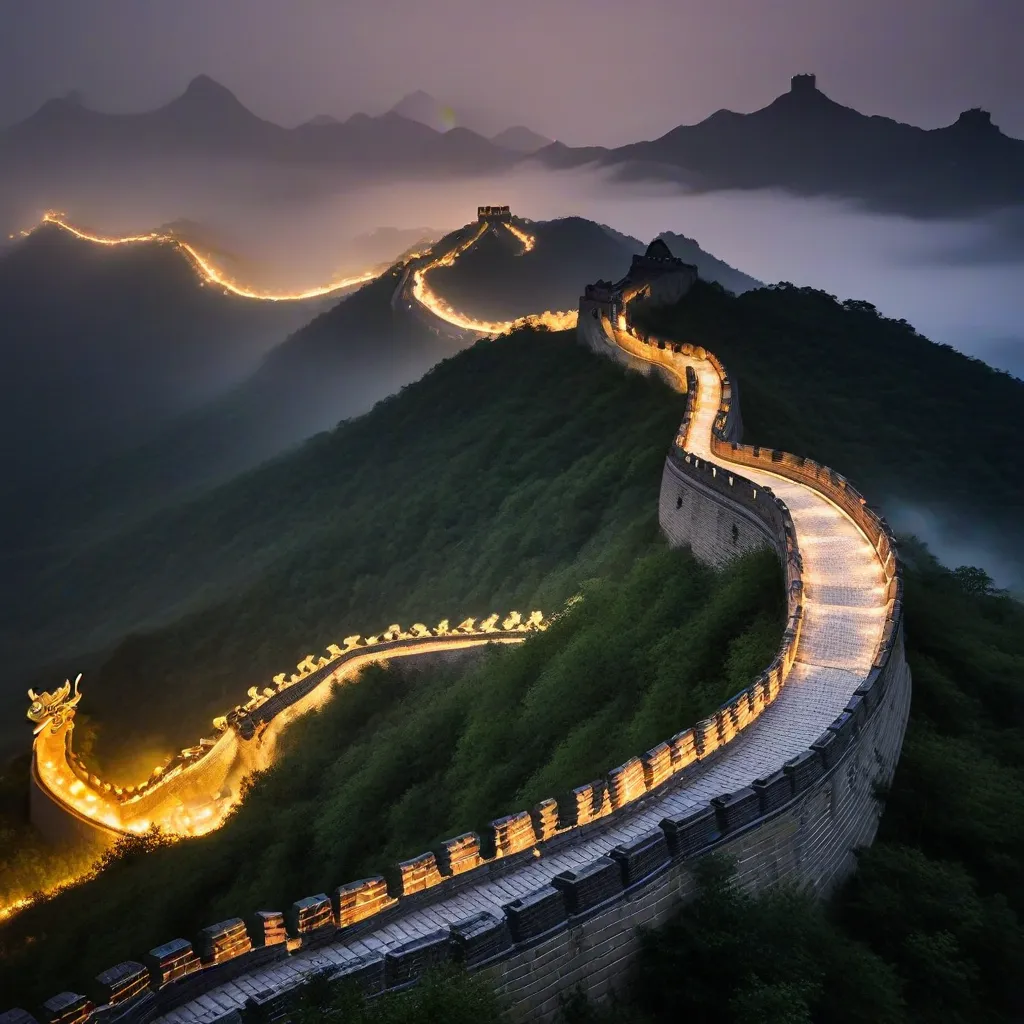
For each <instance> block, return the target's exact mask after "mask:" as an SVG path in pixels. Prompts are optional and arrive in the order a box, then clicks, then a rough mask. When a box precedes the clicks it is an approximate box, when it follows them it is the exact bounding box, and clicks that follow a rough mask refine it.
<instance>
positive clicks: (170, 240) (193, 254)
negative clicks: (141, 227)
mask: <svg viewBox="0 0 1024 1024" xmlns="http://www.w3.org/2000/svg"><path fill="white" fill-rule="evenodd" d="M40 223H41V224H56V225H57V227H59V228H63V230H65V231H67V232H69V233H70V234H72V235H74V236H75V237H76V238H81V239H82V240H83V241H86V242H94V243H95V244H97V245H108V246H112V245H136V244H138V243H140V242H157V243H160V244H163V245H171V246H174V248H175V249H177V250H178V252H180V253H182V255H184V256H185V258H186V259H187V260H188V261H189V262H190V263H191V264H192V266H193V267H195V269H196V271H197V272H198V273H199V276H200V277H202V278H203V280H204V281H207V282H209V283H210V284H215V285H219V286H220V287H221V288H223V289H224V290H225V291H226V292H230V293H231V294H232V295H238V296H241V297H242V298H243V299H261V300H263V301H265V302H297V301H301V300H302V299H317V298H321V297H323V296H325V295H333V294H335V293H336V292H342V291H345V290H346V289H349V288H355V287H356V286H357V285H361V284H365V283H366V282H367V281H372V280H374V279H375V278H378V277H380V275H381V273H382V272H383V271H382V270H381V269H379V268H377V269H374V270H367V271H364V272H363V273H361V274H354V275H351V276H349V277H341V278H337V279H335V280H333V281H328V282H327V283H326V284H322V285H317V286H315V287H313V288H306V289H303V290H301V291H294V292H272V291H267V290H263V289H256V288H250V287H248V286H247V285H244V284H241V283H240V282H238V281H234V280H232V279H231V278H230V277H228V276H227V275H226V274H225V273H224V271H222V270H220V269H219V268H218V267H217V266H215V265H214V263H213V262H212V261H211V260H210V259H209V257H207V256H204V255H203V254H202V253H201V252H199V250H198V249H196V248H195V246H193V245H190V244H189V243H188V242H186V241H184V240H183V239H181V238H178V237H177V236H175V235H168V234H161V233H160V232H159V231H151V232H149V234H146V235H121V236H119V237H115V236H112V235H97V234H95V233H93V232H91V231H86V230H85V229H84V228H79V227H76V226H75V225H74V224H71V223H70V222H69V221H68V220H66V219H65V216H64V214H62V213H58V212H57V211H55V210H47V211H46V213H45V214H43V219H42V221H41V222H40ZM31 233H32V232H31V231H23V232H22V234H23V235H29V234H31Z"/></svg>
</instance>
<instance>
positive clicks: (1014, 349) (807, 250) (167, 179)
mask: <svg viewBox="0 0 1024 1024" xmlns="http://www.w3.org/2000/svg"><path fill="white" fill-rule="evenodd" d="M7 191H8V199H7V201H6V208H5V209H4V210H0V216H3V217H4V218H5V221H6V224H5V226H6V227H7V228H8V230H10V231H13V230H17V229H19V228H20V229H23V228H26V227H30V226H31V225H32V224H33V223H35V222H37V221H38V218H39V217H40V216H41V214H42V212H43V211H44V210H45V209H47V208H57V209H61V210H64V211H66V212H67V214H68V216H69V218H70V219H71V220H73V221H75V222H78V223H82V224H85V225H88V226H89V227H91V228H92V229H94V230H97V231H101V232H107V233H110V234H121V233H130V232H141V231H149V230H153V229H155V228H158V227H160V226H161V225H167V224H174V223H177V222H188V223H189V224H190V226H191V231H192V232H193V233H195V234H196V235H197V236H198V237H199V238H200V239H201V241H203V242H205V243H206V246H207V247H208V248H209V250H211V251H212V252H213V253H214V254H215V258H218V260H219V262H221V263H222V264H225V265H226V266H227V267H228V268H229V269H231V270H232V271H233V272H234V273H235V274H236V276H237V277H238V278H239V279H242V280H245V281H246V283H251V284H254V285H256V286H259V287H267V288H275V289H280V290H284V291H286V290H289V289H293V288H304V287H312V286H315V285H317V284H322V283H324V282H326V281H329V280H331V279H333V278H335V277H337V276H339V275H342V274H345V273H354V272H356V271H358V270H364V269H367V268H369V267H372V266H376V265H379V264H382V263H385V262H387V261H389V260H391V259H394V258H395V257H397V256H398V255H399V253H400V252H402V251H403V250H404V249H406V248H407V247H408V246H410V245H412V244H414V243H415V242H416V241H418V240H419V239H420V238H422V237H424V236H428V235H433V236H437V235H439V234H441V233H443V232H444V231H448V230H452V229H453V228H456V227H458V226H461V225H462V224H465V223H466V222H467V221H470V220H472V219H473V218H474V216H475V209H476V206H477V205H478V204H486V203H508V204H510V205H511V206H512V208H513V212H515V213H516V214H518V215H520V216H523V217H528V218H530V219H533V220H549V219H554V218H557V217H564V216H569V215H578V216H582V217H586V218H588V219H591V220H595V221H597V222H599V223H603V224H607V225H609V226H611V227H613V228H615V229H617V230H619V231H621V232H624V233H627V234H630V235H633V236H635V237H637V238H639V239H641V240H642V241H645V242H646V241H648V240H649V239H650V238H652V237H654V236H655V235H656V234H658V233H659V232H661V231H673V232H677V233H680V234H684V235H688V236H690V237H692V238H695V239H696V240H697V241H698V242H699V243H700V245H701V246H702V247H703V248H704V249H705V250H706V251H708V252H710V253H712V254H713V255H715V256H717V257H718V258H720V259H723V260H725V261H726V262H728V263H730V264H732V265H733V266H735V267H737V268H738V269H740V270H742V271H744V272H745V273H748V274H750V275H752V276H753V277H755V278H758V279H759V280H762V281H765V282H775V281H780V280H786V281H792V282H793V283H795V284H798V285H808V286H811V287H816V288H821V289H824V290H825V291H828V292H830V293H832V294H835V295H837V296H838V297H839V298H841V299H845V298H858V299H864V300H867V301H869V302H872V303H874V304H875V305H876V306H877V307H878V308H879V310H880V311H881V312H882V313H884V314H885V315H887V316H891V317H895V318H903V319H906V320H908V321H910V322H911V323H912V324H913V325H914V326H915V327H916V328H917V329H918V330H919V331H920V332H921V333H922V334H924V335H926V336H927V337H929V338H931V339H932V340H933V341H936V342H939V343H943V344H949V345H952V346H954V347H955V348H957V349H959V350H960V351H962V352H965V353H967V354H968V355H973V356H976V357H977V358H980V359H983V360H985V361H987V362H989V363H990V364H991V365H993V366H996V367H998V368H1000V369H1006V370H1009V371H1010V372H1013V373H1015V374H1016V375H1018V376H1021V375H1024V293H1022V292H1021V290H1020V288H1019V287H1018V284H1017V282H1019V281H1020V280H1021V276H1022V272H1024V214H1021V213H1020V212H1019V211H1012V210H1011V211H1001V212H1000V213H998V214H993V215H988V216H985V217H979V218H976V219H971V220H915V219H910V218H907V217H901V216H895V215H886V214H880V213H876V212H868V211H866V210H864V209H860V208H858V207H857V206H856V205H854V204H853V203H850V202H841V201H837V200H831V199H825V198H822V199H807V198H800V197H796V196H790V195H787V194H784V193H780V192H706V193H702V194H694V193H688V192H685V191H683V190H681V189H680V188H679V187H678V186H677V185H674V184H671V183H639V182H623V181H618V180H614V179H613V178H612V177H610V176H609V175H608V174H606V173H604V172H599V171H597V170H586V169H584V170H582V171H580V170H572V171H550V170H545V169H541V168H539V167H537V166H530V165H529V164H527V165H524V166H521V167H520V168H519V169H516V170H513V171H509V172H504V173H501V174H496V175H492V176H481V177H473V178H458V179H450V178H434V179H432V180H431V179H427V180H423V179H419V180H384V181H374V182H367V181H365V180H362V181H361V180H358V179H354V178H352V177H351V176H348V177H346V176H345V175H344V174H341V173H338V172H330V171H328V170H326V169H323V168H311V167H308V166H305V167H300V166H286V165H268V164H257V163H252V162H244V161H204V162H203V163H202V164H197V163H194V162H192V163H190V162H188V161H182V162H181V164H180V165H179V166H176V167H174V168H172V169H171V171H170V172H168V169H167V168H166V167H163V168H157V167H152V168H150V169H149V171H148V172H146V171H144V170H143V171H140V170H139V169H136V171H135V173H132V174H127V175H125V176H124V178H123V179H116V178H114V179H112V178H111V175H110V174H109V173H105V174H103V175H102V176H96V177H95V178H92V179H90V176H89V175H88V174H85V175H80V176H76V179H75V180H74V181H73V182H66V181H60V182H50V183H42V184H40V183H39V182H37V181H34V182H32V183H31V184H29V183H25V182H21V183H18V182H12V183H10V188H8V190H7ZM380 229H392V230H390V231H384V232H381V231H380ZM395 229H397V230H395ZM615 269H616V268H611V270H612V271H614V270H615ZM584 283H586V282H580V284H581V286H582V285H583V284H584Z"/></svg>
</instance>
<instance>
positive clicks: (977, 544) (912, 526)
mask: <svg viewBox="0 0 1024 1024" xmlns="http://www.w3.org/2000/svg"><path fill="white" fill-rule="evenodd" d="M882 506H883V507H884V509H885V516H886V519H887V520H888V521H889V523H890V525H891V526H892V528H893V529H894V530H895V531H896V533H897V534H913V535H914V536H916V537H919V538H921V539H922V540H924V541H925V542H926V543H927V544H928V547H929V549H930V550H931V552H932V554H934V555H935V557H936V558H938V560H939V561H940V562H942V564H943V565H946V566H949V567H950V568H951V569H955V568H956V567H957V566H960V565H974V566H980V567H982V568H984V569H985V571H986V572H987V573H988V574H989V576H991V577H992V580H993V581H994V583H995V585H996V586H997V587H999V588H1002V589H1006V590H1009V591H1010V592H1011V593H1013V594H1015V595H1016V596H1018V597H1020V598H1024V572H1022V570H1021V552H1020V550H1019V549H1018V548H1017V547H1015V546H1014V545H1013V542H1012V541H1011V542H1009V544H1008V543H1007V541H1006V540H1005V539H1004V538H1002V537H1000V536H999V534H998V533H997V532H996V531H994V530H993V529H992V528H991V527H989V526H988V525H987V524H985V523H984V522H982V521H980V520H977V519H971V518H969V517H967V516H965V515H963V514H962V513H957V512H955V511H953V510H951V509H944V508H940V507H925V506H923V505H916V504H913V503H912V502H909V501H906V500H904V499H903V498H899V497H892V496H890V497H887V498H885V499H884V500H883V501H882Z"/></svg>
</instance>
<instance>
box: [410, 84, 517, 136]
mask: <svg viewBox="0 0 1024 1024" xmlns="http://www.w3.org/2000/svg"><path fill="white" fill-rule="evenodd" d="M391 110H392V111H393V112H394V113H396V114H401V115H402V117H407V118H409V119H410V120H413V121H419V122H420V123H421V124H425V125H429V126H430V127H431V128H433V129H434V130H435V131H439V132H446V131H448V130H449V129H451V128H468V129H469V130H470V131H473V132H476V133H477V134H478V135H483V136H486V137H491V136H493V135H495V134H497V133H498V132H500V131H503V130H504V129H505V128H506V127H507V125H508V120H507V119H506V118H505V117H503V116H502V115H501V114H499V113H498V112H497V111H494V110H486V109H484V108H483V107H465V106H462V105H459V106H457V107H453V106H449V105H448V104H446V103H442V102H441V100H439V99H436V98H435V97H434V96H431V95H430V93H428V92H424V91H423V90H422V89H417V90H416V91H415V92H411V93H408V94H407V95H405V96H403V97H402V98H401V99H400V100H399V101H398V102H397V103H396V104H395V105H394V106H393V107H392V108H391Z"/></svg>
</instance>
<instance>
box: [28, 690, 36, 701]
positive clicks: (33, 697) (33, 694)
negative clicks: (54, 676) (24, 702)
mask: <svg viewBox="0 0 1024 1024" xmlns="http://www.w3.org/2000/svg"><path fill="white" fill-rule="evenodd" d="M28 699H29V700H39V696H38V694H37V693H36V691H35V690H29V691H28Z"/></svg>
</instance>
